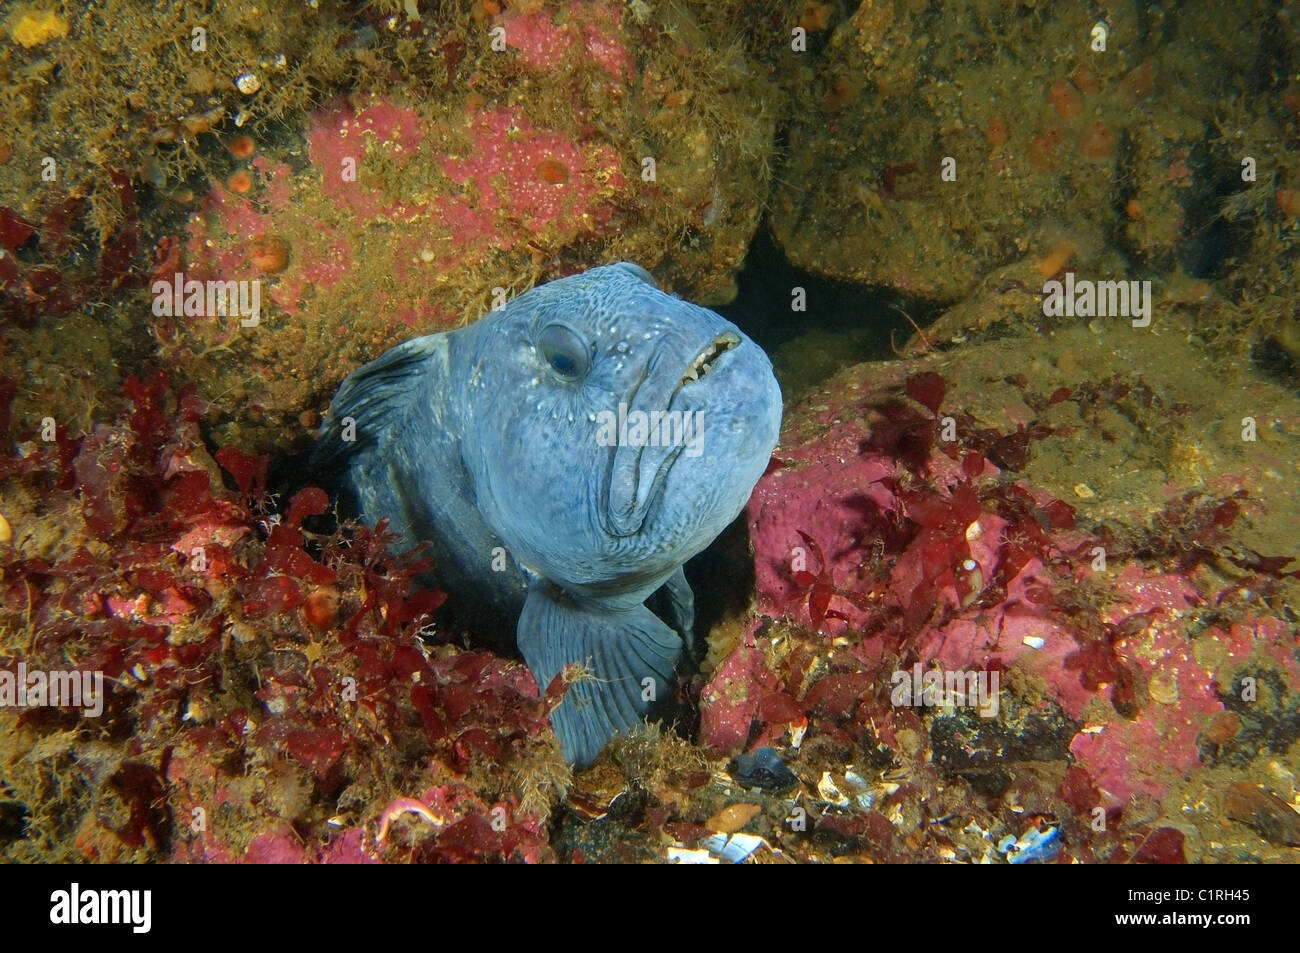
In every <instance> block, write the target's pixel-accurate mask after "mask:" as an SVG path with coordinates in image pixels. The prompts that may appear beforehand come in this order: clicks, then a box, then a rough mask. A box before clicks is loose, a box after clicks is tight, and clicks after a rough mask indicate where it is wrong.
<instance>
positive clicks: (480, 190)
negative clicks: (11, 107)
mask: <svg viewBox="0 0 1300 953" xmlns="http://www.w3.org/2000/svg"><path fill="white" fill-rule="evenodd" d="M656 16H657V17H662V18H667V19H668V20H670V21H671V22H672V25H673V28H674V30H675V31H676V34H675V35H676V36H677V41H676V42H675V43H673V42H670V40H669V33H667V32H666V31H662V30H660V29H659V28H657V27H654V26H650V25H645V26H643V25H641V24H639V23H638V22H636V20H635V19H634V18H633V17H632V16H631V15H630V14H629V12H628V9H627V7H626V6H625V5H624V4H622V3H617V2H612V0H574V2H572V3H566V4H564V5H562V6H561V7H556V8H550V7H548V8H546V9H545V10H542V9H538V10H535V11H531V12H524V11H521V10H516V9H514V8H511V9H510V10H507V11H505V12H503V13H499V14H497V15H495V16H494V17H493V18H492V20H491V22H490V23H488V24H485V25H484V28H483V29H478V28H470V27H469V26H465V25H458V26H456V27H454V28H452V29H450V31H449V33H448V34H447V36H446V37H444V39H443V40H442V41H441V46H440V50H438V51H434V52H431V53H430V54H429V61H430V62H436V63H438V69H437V75H436V76H434V77H426V80H427V82H420V81H419V77H418V76H416V77H413V78H412V80H410V81H408V82H407V83H404V84H403V83H398V84H392V85H388V86H386V87H385V89H384V91H383V92H382V93H380V92H369V93H356V94H354V95H352V96H350V97H349V98H348V99H346V100H340V101H338V102H335V103H333V104H331V105H328V106H326V107H325V108H322V109H320V110H318V111H316V112H314V113H313V114H311V115H310V116H309V117H307V118H306V120H305V122H304V124H303V127H302V129H301V130H300V132H299V136H300V140H299V142H292V143H290V144H289V145H287V146H286V145H283V144H279V143H267V144H266V145H265V146H264V147H263V148H264V151H263V152H261V153H259V154H257V155H254V156H253V157H252V158H251V159H248V160H246V162H247V166H248V171H250V172H251V175H252V178H253V183H252V187H251V190H249V191H247V192H244V193H241V192H238V191H233V190H231V189H230V187H229V185H228V183H225V182H223V181H220V180H219V181H216V182H214V183H213V185H212V187H211V189H210V191H209V192H208V194H207V195H206V196H205V197H203V198H202V200H201V202H200V208H199V210H198V212H197V213H196V214H194V215H192V216H191V218H190V220H189V223H188V226H187V234H186V236H185V239H184V265H185V274H186V276H187V277H188V278H195V279H199V280H218V281H244V280H253V279H260V281H261V303H262V309H261V314H260V316H259V317H258V319H257V320H256V323H253V321H252V320H251V319H249V318H247V317H244V318H241V319H236V317H235V316H234V315H233V314H228V315H226V316H222V315H216V314H203V315H163V316H159V317H158V318H157V319H156V320H157V321H158V323H159V324H160V325H161V326H163V327H164V328H165V329H166V330H165V333H164V334H163V335H162V337H163V338H164V339H167V340H168V341H169V344H168V346H167V348H166V350H167V352H168V354H169V356H170V357H171V358H172V359H174V360H175V361H176V363H177V365H178V366H179V368H180V370H181V372H182V374H183V375H184V377H185V378H186V379H189V380H194V381H195V382H196V383H197V384H198V386H199V388H200V392H201V394H203V395H204V396H208V397H211V398H213V399H214V405H213V408H212V411H211V415H212V417H213V423H214V424H215V425H216V427H217V433H218V434H219V436H220V439H221V440H223V441H224V442H237V443H239V444H240V445H241V446H244V447H245V448H246V449H267V448H270V447H280V448H285V447H289V446H293V445H295V444H298V445H301V444H302V443H303V442H304V441H305V440H306V437H307V434H306V432H305V428H303V427H302V426H300V425H299V423H298V417H299V415H300V414H301V413H302V412H303V411H304V410H314V411H316V412H321V411H323V410H324V408H325V406H326V404H327V403H328V398H329V395H330V393H331V392H332V391H333V389H334V388H335V387H336V386H337V385H338V383H339V381H341V380H342V378H343V377H344V376H345V375H346V374H347V373H348V372H350V371H352V370H354V369H355V368H356V367H357V366H359V365H360V364H362V363H364V362H365V361H367V360H370V359H372V358H374V357H377V356H378V355H379V354H380V353H381V352H382V351H384V350H385V349H387V348H388V347H390V346H392V345H393V344H396V343H398V342H399V341H401V340H403V339H404V338H407V337H410V336H412V334H413V333H415V332H432V331H439V330H446V329H450V328H454V327H457V326H459V325H461V324H463V323H465V322H466V321H471V320H474V319H476V318H478V317H481V316H482V315H484V314H485V313H487V312H488V311H489V310H490V309H495V308H497V307H500V306H501V305H503V304H504V303H505V301H506V300H508V299H509V298H511V297H513V296H515V295H517V294H518V293H520V292H522V291H525V290H527V289H528V288H529V287H531V286H533V285H535V284H538V283H540V282H542V281H543V280H547V279H550V278H555V277H561V276H564V275H568V274H572V273H574V272H578V271H582V270H584V269H585V268H587V267H590V266H592V265H597V264H603V263H606V262H611V261H618V260H620V259H626V260H630V261H636V262H638V263H640V264H642V265H643V266H645V267H646V268H649V269H651V270H652V271H654V272H655V275H656V278H657V279H658V280H659V281H660V282H661V283H662V284H663V285H664V286H665V287H666V288H669V289H670V290H672V291H674V292H676V293H678V294H680V295H682V296H684V297H687V298H689V299H691V300H693V301H697V302H700V303H703V304H706V305H707V304H710V303H718V302H723V301H726V300H729V298H730V297H731V296H733V295H734V293H735V289H734V284H733V283H732V275H733V273H734V272H735V271H736V270H737V269H738V268H739V266H740V263H741V260H742V258H743V256H744V253H745V249H746V247H747V245H748V242H749V238H750V237H751V235H752V234H753V232H754V230H755V228H756V227H757V223H758V216H759V212H760V209H761V206H762V202H763V199H764V197H765V195H766V189H767V180H768V162H767V157H768V156H769V155H770V153H771V148H772V135H773V119H772V116H771V114H770V112H767V111H766V110H765V109H764V108H763V105H762V104H764V103H765V102H767V100H768V99H769V98H770V97H771V96H772V92H771V91H770V89H769V86H768V83H767V82H766V81H765V80H764V79H763V78H762V77H761V75H760V73H759V72H758V71H757V70H755V69H752V68H751V66H750V65H749V63H748V62H747V60H746V59H745V57H744V55H743V53H742V52H741V51H740V50H739V49H729V50H728V51H727V52H726V53H725V54H720V53H718V52H717V51H716V50H715V49H714V48H713V43H714V40H715V39H718V40H720V39H722V38H721V37H718V38H714V37H712V36H711V35H710V34H708V33H706V32H704V30H703V29H702V28H701V27H699V26H698V25H696V24H695V22H694V21H693V20H692V19H691V17H690V14H688V13H687V12H685V11H684V10H681V9H678V8H676V7H664V8H663V9H662V11H660V12H659V13H658V14H656ZM498 30H499V31H501V32H500V34H499V44H497V45H499V46H500V48H494V45H493V44H494V43H495V42H496V41H494V36H498V34H497V31H498ZM688 38H689V39H688ZM429 42H431V41H429ZM683 44H686V45H683ZM438 52H440V53H441V57H439V56H438V55H437V53H438ZM696 64H698V65H700V66H701V70H699V71H697V70H696V69H694V66H695V65H696ZM706 64H707V67H708V68H707V69H704V68H703V67H704V66H705V65H706ZM636 68H639V69H640V70H641V76H642V80H641V82H639V83H633V82H630V81H629V80H630V77H631V74H632V73H633V71H634V69H636ZM520 89H526V90H527V93H526V94H525V95H516V93H518V91H519V90H520ZM300 142H301V145H300ZM304 145H305V148H303V146H304ZM242 184H243V183H242V182H241V186H242ZM683 235H689V236H690V237H689V241H684V240H683V238H682V236H683ZM267 236H274V237H275V238H276V240H277V241H279V242H282V243H283V248H284V249H285V250H286V251H287V254H286V255H285V256H283V258H284V261H285V263H284V264H283V265H279V266H277V267H275V268H272V269H261V270H260V271H259V269H258V268H257V267H255V266H256V261H255V260H254V259H255V258H256V252H254V255H253V257H250V246H255V245H256V243H258V242H259V241H264V240H265V239H266V237H267ZM163 277H166V278H168V279H170V277H171V275H170V274H168V275H165V276H163ZM218 397H219V399H217V398H218Z"/></svg>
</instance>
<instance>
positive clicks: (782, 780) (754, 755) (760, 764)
mask: <svg viewBox="0 0 1300 953" xmlns="http://www.w3.org/2000/svg"><path fill="white" fill-rule="evenodd" d="M731 775H732V777H734V778H735V779H736V780H737V781H738V782H739V783H740V784H743V785H744V786H745V787H747V788H758V789H760V790H762V791H765V792H766V793H768V794H784V793H785V792H786V791H789V790H790V789H791V788H793V787H795V785H797V784H798V783H799V778H798V777H797V776H796V775H795V773H794V772H793V771H791V770H790V769H789V768H787V767H786V766H785V762H784V761H782V760H781V756H780V755H779V754H777V752H776V749H775V748H768V747H763V748H756V749H755V750H753V751H751V752H747V753H745V754H741V755H737V756H736V757H735V759H734V760H733V761H732V762H731Z"/></svg>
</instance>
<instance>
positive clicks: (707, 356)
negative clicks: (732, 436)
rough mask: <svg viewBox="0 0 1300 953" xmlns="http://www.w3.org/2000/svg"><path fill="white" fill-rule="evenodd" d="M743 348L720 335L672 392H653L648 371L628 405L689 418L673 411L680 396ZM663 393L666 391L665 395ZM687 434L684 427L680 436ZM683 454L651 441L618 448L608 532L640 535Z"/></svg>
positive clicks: (731, 334) (736, 338)
mask: <svg viewBox="0 0 1300 953" xmlns="http://www.w3.org/2000/svg"><path fill="white" fill-rule="evenodd" d="M740 344H741V337H740V335H739V334H737V333H736V332H735V331H723V332H722V333H721V334H718V335H716V336H715V337H714V338H713V339H712V340H711V341H709V343H708V344H706V345H705V346H704V347H703V348H701V349H700V351H699V353H697V354H696V355H695V357H694V358H693V359H692V360H691V362H690V363H689V364H688V365H687V366H686V370H685V371H684V372H683V373H682V376H681V377H680V378H679V379H678V380H677V382H676V383H675V384H674V385H673V386H672V388H671V389H670V390H669V389H668V388H665V387H664V386H663V385H660V386H659V387H655V386H654V385H653V383H652V381H651V379H650V378H651V376H652V374H653V371H654V368H653V367H647V369H646V372H645V374H644V376H642V378H641V380H640V381H638V382H637V384H636V386H635V387H633V389H632V392H631V393H630V394H629V395H628V398H627V402H626V403H627V405H628V406H629V407H633V406H635V407H636V408H637V409H638V410H642V411H644V409H645V408H656V409H657V408H659V407H662V408H663V409H664V411H665V412H667V413H670V414H671V413H678V414H680V415H682V416H683V418H685V417H686V416H689V414H690V413H691V411H689V410H685V411H683V410H680V409H677V410H674V409H673V404H674V403H675V402H676V400H677V396H678V394H680V393H681V392H682V391H683V390H685V389H686V388H690V387H695V386H698V384H699V382H700V381H702V380H704V379H705V378H706V377H708V376H709V374H710V373H712V372H713V371H714V370H716V369H717V366H718V362H719V361H720V360H721V359H722V357H723V355H724V354H726V353H727V352H728V351H731V350H733V349H735V348H737V347H739V346H740ZM670 379H671V378H670ZM665 390H667V391H668V392H667V393H666V394H665V393H664V391H665ZM647 391H648V392H649V393H647ZM659 395H662V397H660V396H659ZM634 402H635V404H634ZM685 434H686V431H685V424H684V423H683V430H682V436H683V437H685ZM682 449H683V444H682V443H677V444H669V445H662V444H656V443H654V442H653V441H652V442H650V443H648V444H645V445H643V446H633V445H624V444H622V443H620V444H619V445H618V446H617V447H615V449H614V455H613V462H612V465H611V468H610V481H609V505H608V508H607V510H606V528H607V530H608V531H609V532H610V533H611V534H612V535H614V536H631V535H632V534H634V533H636V532H637V531H639V530H640V528H641V525H642V524H643V523H644V522H645V517H646V513H647V512H648V511H649V509H650V504H651V503H652V502H653V501H654V499H655V497H656V495H657V493H658V490H659V487H660V486H661V485H662V484H663V481H664V478H665V477H666V476H667V474H668V471H669V469H670V468H671V467H672V465H673V463H674V461H676V459H677V457H678V455H679V454H680V453H681V451H682Z"/></svg>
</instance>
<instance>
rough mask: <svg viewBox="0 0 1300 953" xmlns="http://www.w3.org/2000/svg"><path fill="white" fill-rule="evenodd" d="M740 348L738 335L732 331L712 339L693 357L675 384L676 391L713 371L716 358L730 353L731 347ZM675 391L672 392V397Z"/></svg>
mask: <svg viewBox="0 0 1300 953" xmlns="http://www.w3.org/2000/svg"><path fill="white" fill-rule="evenodd" d="M739 346H740V335H738V334H736V333H735V332H734V331H724V332H722V333H721V334H719V335H718V336H717V337H716V338H714V339H713V340H712V341H711V342H710V343H709V345H708V347H706V348H705V349H704V350H702V351H700V353H699V354H697V355H696V356H695V360H693V361H691V363H690V366H689V367H687V368H686V373H685V374H683V375H682V379H681V380H680V381H678V382H677V390H681V389H682V388H683V387H685V386H686V385H687V384H693V383H695V382H696V381H698V380H699V379H700V378H701V377H703V376H705V375H706V374H708V373H709V371H711V370H713V365H714V364H715V363H716V362H717V360H718V358H720V357H722V355H723V354H725V353H727V352H728V351H730V350H731V349H732V348H733V347H739ZM676 392H677V391H674V392H673V393H674V395H675V394H676Z"/></svg>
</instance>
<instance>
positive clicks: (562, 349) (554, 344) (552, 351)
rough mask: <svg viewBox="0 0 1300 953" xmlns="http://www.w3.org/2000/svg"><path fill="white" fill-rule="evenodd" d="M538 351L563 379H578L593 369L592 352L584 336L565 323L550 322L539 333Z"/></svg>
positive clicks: (557, 375) (552, 369)
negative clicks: (583, 338) (584, 340)
mask: <svg viewBox="0 0 1300 953" xmlns="http://www.w3.org/2000/svg"><path fill="white" fill-rule="evenodd" d="M537 353H538V354H540V355H541V356H542V360H544V361H545V362H546V365H547V367H549V368H550V369H551V373H552V374H554V375H555V376H556V377H558V378H559V379H560V380H562V381H569V382H572V381H577V380H581V379H582V378H584V377H586V376H587V371H588V370H590V369H591V353H590V352H589V351H588V349H587V345H586V344H585V343H583V340H582V338H580V337H578V335H577V334H576V333H575V332H574V331H573V330H572V329H570V328H567V327H565V326H564V325H563V324H548V325H547V326H546V327H544V328H542V333H541V334H539V335H537Z"/></svg>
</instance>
